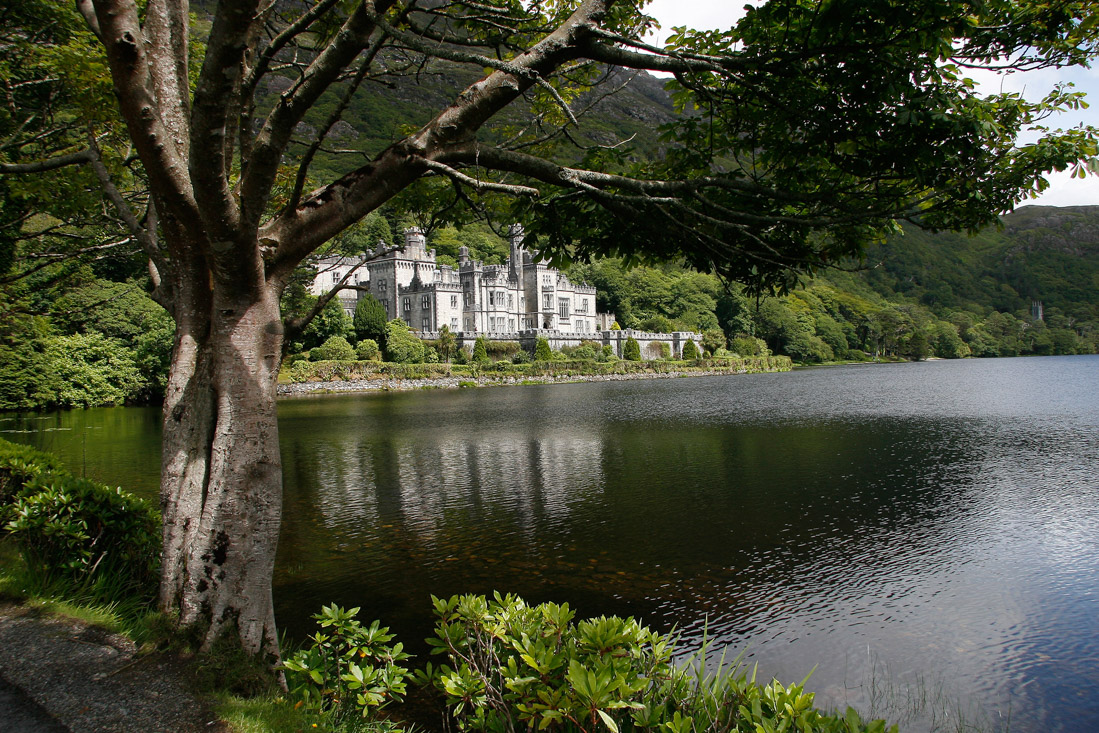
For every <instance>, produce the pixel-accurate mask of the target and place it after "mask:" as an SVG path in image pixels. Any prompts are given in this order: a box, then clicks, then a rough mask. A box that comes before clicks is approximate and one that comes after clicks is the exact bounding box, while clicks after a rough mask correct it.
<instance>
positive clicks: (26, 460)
mask: <svg viewBox="0 0 1099 733" xmlns="http://www.w3.org/2000/svg"><path fill="white" fill-rule="evenodd" d="M58 472H61V473H63V472H64V469H63V468H62V467H61V461H59V460H58V459H57V457H56V456H53V455H51V454H49V453H43V452H42V451H40V450H35V449H34V448H31V447H30V446H28V445H22V444H20V443H11V442H9V441H7V440H4V439H3V438H0V528H2V527H3V526H4V525H5V524H7V518H6V516H5V514H4V513H5V512H6V511H8V510H9V509H10V505H11V503H12V502H13V501H14V500H15V497H16V496H18V495H19V493H20V492H22V491H23V487H24V486H26V485H27V483H28V482H30V481H32V480H34V479H37V478H40V477H42V476H49V475H50V474H53V473H58Z"/></svg>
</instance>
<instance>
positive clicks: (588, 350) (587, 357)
mask: <svg viewBox="0 0 1099 733" xmlns="http://www.w3.org/2000/svg"><path fill="white" fill-rule="evenodd" d="M595 357H596V353H595V349H593V348H592V347H591V346H588V345H587V344H585V345H583V346H577V347H576V348H575V349H573V350H572V353H571V354H569V358H570V359H572V360H574V361H594V360H595Z"/></svg>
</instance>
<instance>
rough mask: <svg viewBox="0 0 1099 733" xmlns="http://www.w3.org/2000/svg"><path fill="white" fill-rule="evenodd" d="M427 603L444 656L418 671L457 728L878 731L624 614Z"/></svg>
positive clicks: (436, 648) (435, 644)
mask: <svg viewBox="0 0 1099 733" xmlns="http://www.w3.org/2000/svg"><path fill="white" fill-rule="evenodd" d="M432 602H433V603H434V606H435V615H436V617H437V622H436V626H435V636H434V637H433V638H431V639H428V643H429V644H430V645H431V648H432V652H433V653H435V654H440V655H444V656H445V657H446V660H447V661H446V663H444V664H442V665H440V666H438V667H435V666H433V665H428V667H427V668H426V670H424V671H422V672H418V673H417V677H418V678H419V679H420V680H421V681H423V682H430V683H432V684H434V685H435V686H436V688H437V689H438V690H439V691H440V692H441V693H442V694H443V695H444V697H445V699H446V701H447V705H448V706H449V707H450V709H451V712H452V713H453V715H454V716H455V718H456V719H457V721H458V724H459V727H460V729H461V730H463V731H502V730H512V729H515V730H519V729H523V730H548V731H555V732H562V733H564V732H567V731H578V730H588V731H597V730H604V729H607V730H611V731H642V730H651V731H657V730H660V731H670V732H672V733H687V732H688V731H691V732H692V733H693V732H696V731H698V732H705V733H717V732H718V731H729V730H768V731H778V730H791V731H793V730H798V731H816V732H819V733H840V732H841V731H842V732H843V733H858V732H860V731H876V732H879V733H884V732H885V730H886V728H885V724H884V723H883V722H881V721H875V722H873V723H864V722H863V721H862V720H861V719H860V718H859V716H858V714H857V713H855V711H854V710H851V709H848V711H847V712H846V714H845V715H844V717H843V718H840V717H838V716H828V715H825V714H823V713H821V712H820V711H818V710H816V709H814V708H813V695H812V694H811V693H805V692H804V688H803V685H791V686H789V687H786V686H784V685H781V684H779V683H778V682H777V681H772V682H770V683H768V684H759V683H757V682H756V681H755V677H754V675H753V677H752V679H751V680H749V679H748V677H747V674H746V673H745V672H744V671H742V670H740V669H739V668H737V667H736V666H733V667H731V668H726V667H722V668H721V669H718V670H717V671H716V672H713V673H710V674H707V673H706V672H705V662H706V649H703V650H701V651H700V652H699V653H698V655H697V656H696V657H695V658H694V659H692V660H689V663H687V664H683V663H678V664H676V663H673V661H672V660H673V656H674V653H675V649H674V643H673V642H672V640H671V639H670V638H669V637H664V636H661V635H660V634H656V633H654V632H652V631H651V630H649V629H648V628H646V627H644V626H641V625H640V624H638V623H637V621H635V620H634V619H632V618H619V617H617V616H610V617H606V616H600V617H598V618H590V619H584V620H581V621H574V618H575V613H574V612H573V611H572V609H570V608H569V606H568V605H567V604H563V605H557V604H555V603H543V604H541V605H538V606H528V605H527V604H526V603H525V602H524V601H523V600H522V599H520V598H518V597H516V596H512V595H507V596H502V595H500V594H499V593H497V594H495V595H494V597H493V598H492V599H491V600H489V599H486V598H485V597H484V596H475V595H467V596H460V597H459V596H454V597H452V598H451V599H449V600H442V599H439V598H432ZM803 684H804V683H803ZM889 730H891V731H896V727H893V728H890V729H889Z"/></svg>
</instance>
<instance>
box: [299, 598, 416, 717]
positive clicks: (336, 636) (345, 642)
mask: <svg viewBox="0 0 1099 733" xmlns="http://www.w3.org/2000/svg"><path fill="white" fill-rule="evenodd" d="M358 612H359V609H358V608H352V609H349V610H344V609H342V608H340V607H339V606H336V605H335V604H333V605H331V606H322V607H321V612H320V613H317V614H314V615H313V618H314V619H316V621H317V623H318V625H319V626H320V627H321V629H322V630H321V631H318V632H317V633H315V634H313V635H312V636H310V637H309V640H310V642H312V643H311V644H310V646H309V647H308V648H305V649H302V650H301V651H299V652H298V653H297V654H295V655H294V656H293V657H291V658H290V659H287V660H286V661H284V662H283V663H282V666H283V667H284V668H285V669H286V671H287V672H288V674H287V682H288V684H289V686H290V690H291V692H293V693H294V694H295V695H296V696H298V697H299V698H300V699H301V701H302V704H304V706H305V707H307V708H308V709H310V710H311V711H313V712H314V713H317V714H318V715H321V716H322V717H324V718H325V719H326V720H327V721H328V722H329V723H331V724H332V725H333V726H339V725H340V724H341V723H342V722H343V721H344V720H346V719H348V718H349V717H350V716H352V715H353V714H358V715H359V716H360V717H366V716H367V715H368V714H369V713H370V711H371V710H374V709H379V708H382V707H384V706H385V705H386V704H388V703H389V702H391V701H393V700H400V699H401V697H402V696H403V695H404V693H405V681H406V680H407V679H408V678H409V677H410V676H411V675H410V673H409V671H408V670H407V669H406V668H405V667H402V666H400V662H403V661H404V660H405V659H408V654H406V653H405V652H404V651H403V649H404V647H403V645H402V644H401V643H399V642H398V643H396V644H393V645H390V644H389V642H391V641H392V640H393V635H392V634H390V633H389V629H388V628H386V627H384V626H379V625H378V622H377V621H375V622H374V623H372V624H371V625H370V626H363V625H362V624H361V623H359V622H358V621H357V620H355V615H356V614H357V613H358Z"/></svg>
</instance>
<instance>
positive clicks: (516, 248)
mask: <svg viewBox="0 0 1099 733" xmlns="http://www.w3.org/2000/svg"><path fill="white" fill-rule="evenodd" d="M525 236H526V235H525V234H524V233H523V225H522V224H512V225H511V226H510V227H508V241H509V242H510V244H511V257H510V258H509V259H508V279H509V280H515V281H516V282H519V281H521V280H522V279H523V269H522V268H523V238H524V237H525Z"/></svg>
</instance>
